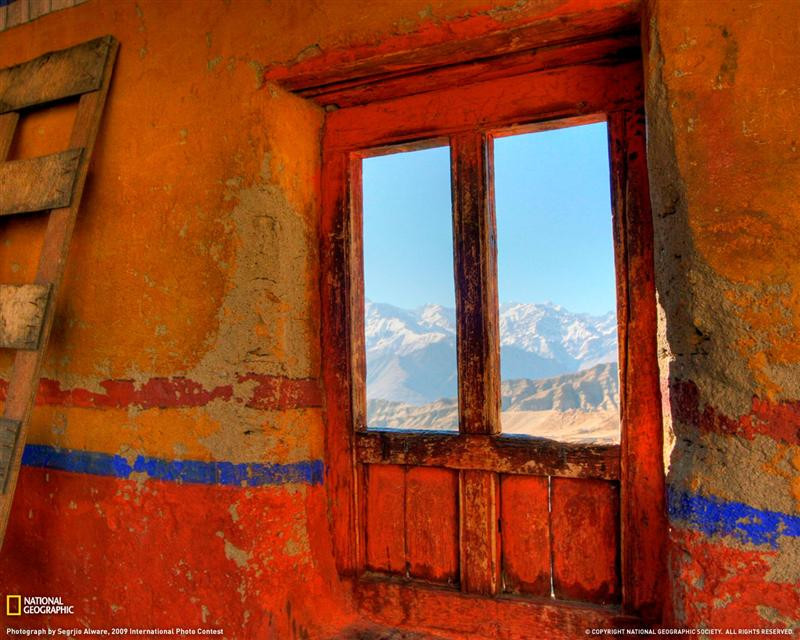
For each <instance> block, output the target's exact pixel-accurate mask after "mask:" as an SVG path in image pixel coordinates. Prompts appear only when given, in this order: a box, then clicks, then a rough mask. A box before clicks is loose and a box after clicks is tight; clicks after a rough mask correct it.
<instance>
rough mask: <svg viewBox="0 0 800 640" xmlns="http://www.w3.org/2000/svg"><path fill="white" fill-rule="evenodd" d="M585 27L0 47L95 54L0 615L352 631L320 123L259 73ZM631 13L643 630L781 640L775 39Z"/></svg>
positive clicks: (339, 1) (56, 144)
mask: <svg viewBox="0 0 800 640" xmlns="http://www.w3.org/2000/svg"><path fill="white" fill-rule="evenodd" d="M17 1H22V0H17ZM602 4H606V3H604V2H601V1H600V0H598V1H596V2H595V1H591V0H585V1H583V0H570V1H568V2H563V1H562V0H548V1H544V2H543V1H534V0H530V1H529V2H516V1H515V0H499V1H498V0H495V1H494V2H488V1H485V0H484V1H480V2H479V1H475V0H454V1H450V2H443V1H439V2H433V3H429V2H425V1H424V0H404V1H403V2H399V1H396V0H381V1H379V2H371V3H369V9H368V10H366V9H365V5H364V3H362V2H357V1H356V0H326V1H325V2H294V1H292V0H282V1H277V2H271V3H267V2H263V3H262V2H255V1H253V2H243V1H241V0H239V1H237V0H231V1H229V2H222V1H220V2H216V1H212V0H203V1H199V0H198V1H196V2H164V1H160V0H141V1H139V2H133V1H130V2H128V1H122V0H120V1H118V2H107V1H100V0H89V1H88V2H86V3H84V4H82V5H80V6H78V7H75V8H72V9H68V10H64V11H59V12H57V13H52V14H49V15H46V16H44V17H41V18H39V19H37V20H35V21H34V22H32V23H29V24H25V25H23V26H20V27H14V28H12V29H9V30H7V31H5V32H3V33H2V34H0V66H6V65H10V64H13V63H16V62H19V61H22V60H26V59H28V58H31V57H34V56H36V55H39V54H41V53H44V52H45V51H49V50H52V49H56V48H60V47H65V46H69V45H71V44H75V43H78V42H81V41H84V40H87V39H89V38H92V37H95V36H100V35H105V34H107V33H111V34H113V35H114V36H116V37H117V38H118V39H119V40H120V42H121V49H120V56H119V60H118V62H117V66H116V71H115V77H114V80H113V85H112V90H111V93H110V95H109V101H108V106H107V109H106V114H105V116H104V121H103V125H102V128H101V131H100V135H99V138H98V143H97V147H96V149H95V157H94V161H93V164H92V169H91V173H90V178H89V182H88V185H87V189H86V192H85V194H84V203H85V204H84V206H83V207H82V210H81V213H80V217H79V221H78V225H77V228H76V231H75V238H74V242H73V247H72V251H71V253H70V257H69V264H68V267H67V275H66V280H65V287H64V289H63V291H62V295H61V296H60V297H59V301H58V311H57V323H56V327H55V331H54V334H53V337H52V341H51V345H50V348H49V352H48V353H49V355H48V360H47V364H46V366H45V370H44V378H45V380H44V383H43V386H42V390H41V392H40V395H39V406H38V407H37V410H36V412H35V415H34V420H33V424H32V429H31V434H30V437H29V445H30V446H29V447H28V449H27V450H26V457H25V461H26V464H25V466H24V467H23V470H22V473H21V479H20V484H19V486H18V489H17V496H16V502H15V505H14V510H13V514H12V520H11V525H10V528H9V532H8V536H7V539H6V542H5V545H4V547H3V551H2V554H0V575H2V588H3V590H4V592H5V593H27V594H38V595H60V596H62V597H63V598H64V600H65V601H66V602H68V603H69V604H74V605H75V607H76V612H78V615H76V617H75V621H76V622H82V623H87V624H93V625H95V626H102V625H107V626H112V625H121V626H130V625H140V626H155V625H162V626H174V625H176V624H180V625H183V626H187V627H194V626H200V625H206V626H215V627H224V628H225V630H226V637H229V638H279V639H284V638H324V637H326V636H327V635H329V634H331V633H333V632H334V631H335V630H336V629H340V628H343V627H347V626H350V625H354V624H355V625H359V624H360V623H358V622H357V621H356V616H355V614H354V612H353V606H352V603H351V602H350V601H349V599H348V595H347V593H346V592H345V590H343V589H342V588H341V587H340V585H339V584H338V581H337V579H336V577H335V571H334V569H333V560H332V556H331V551H330V540H329V536H328V529H327V523H326V504H325V488H324V484H323V480H324V472H323V465H324V455H325V454H324V450H323V421H322V420H323V415H322V407H321V404H322V400H321V397H322V396H321V393H320V388H319V358H320V350H319V344H318V342H319V309H318V290H317V267H318V256H317V221H318V215H319V185H318V178H319V135H320V130H321V126H322V123H323V115H324V114H323V112H322V111H321V110H319V109H318V108H316V107H314V106H312V105H310V104H309V103H307V102H305V101H303V100H300V99H298V98H296V97H294V96H292V95H290V94H287V93H286V92H284V91H282V90H280V89H279V88H277V87H275V86H274V85H271V84H268V83H264V82H263V74H264V71H265V70H267V69H269V68H270V67H272V66H274V65H278V66H281V65H285V64H290V63H291V62H292V61H295V60H307V59H308V58H309V56H325V55H330V56H331V60H343V59H346V58H347V56H348V55H350V54H349V53H348V52H350V53H352V52H353V51H391V50H392V49H393V48H395V49H402V48H408V47H410V46H417V45H419V46H424V45H425V44H431V43H438V42H442V41H445V40H447V39H448V38H452V37H464V36H469V35H475V34H476V33H479V32H480V31H482V30H486V29H491V28H500V27H503V26H510V25H514V24H521V23H524V22H526V21H530V20H534V19H537V18H539V17H542V16H548V15H553V14H556V13H567V12H569V11H571V10H580V9H582V8H584V9H585V8H587V7H591V6H595V5H602ZM647 9H648V11H647V14H648V15H647V17H646V28H645V34H646V52H645V61H646V65H647V69H648V71H647V86H648V109H649V114H648V118H649V132H650V140H651V150H650V158H649V161H650V164H651V185H652V196H653V202H654V217H655V221H656V247H657V271H658V286H659V299H660V303H661V305H662V307H663V312H664V319H665V320H664V321H663V322H662V325H663V326H662V328H663V336H662V340H661V345H660V346H661V349H662V365H663V375H664V400H665V408H666V409H667V410H668V411H667V413H668V416H667V417H668V420H667V436H668V437H667V439H666V440H667V444H668V450H667V452H666V456H667V457H666V461H665V464H666V467H667V470H668V483H669V487H670V494H669V498H670V517H671V522H672V524H673V528H672V531H671V542H670V571H671V573H670V586H671V591H672V594H671V598H672V603H673V606H671V607H669V610H670V611H671V612H672V613H673V614H674V618H675V620H676V622H678V623H681V624H689V625H692V626H693V625H697V624H700V623H707V624H708V625H709V626H715V625H716V626H721V625H733V626H768V625H776V626H780V625H783V624H791V623H792V622H793V623H794V624H795V625H797V624H798V623H800V595H799V594H798V582H799V581H800V575H798V568H799V567H800V484H798V483H800V480H799V479H798V478H800V449H799V448H798V440H799V439H800V435H798V433H799V429H800V404H799V403H798V402H799V401H800V382H798V381H800V376H799V375H798V373H800V371H798V366H797V361H798V358H800V340H798V337H797V336H798V324H800V305H798V297H797V296H798V293H797V290H796V286H795V285H799V284H800V271H798V269H800V267H798V266H797V265H798V264H800V260H798V259H797V258H798V255H797V254H798V249H797V246H798V245H797V242H796V234H795V233H793V224H794V223H795V221H796V220H797V219H798V214H799V213H800V212H798V206H799V205H798V204H797V203H798V202H800V198H798V195H800V194H798V190H800V176H799V175H798V160H797V151H796V144H797V141H796V140H795V139H793V137H792V133H791V132H792V131H797V127H796V125H795V120H796V115H797V108H796V105H797V104H798V99H799V98H800V96H798V88H797V82H796V81H793V80H792V78H794V77H795V76H796V70H797V69H798V68H799V67H800V65H798V63H799V62H800V60H798V54H797V52H798V51H800V46H798V45H800V42H798V27H797V24H798V19H797V12H798V10H797V8H796V5H794V4H793V3H791V2H789V1H788V0H786V1H782V0H778V1H776V2H773V3H761V4H752V3H744V2H737V1H735V0H720V1H717V2H703V3H701V2H688V1H685V2H684V1H683V0H656V1H654V2H652V3H651V4H649V5H648V7H647ZM72 113H73V111H72V110H71V108H70V107H68V106H67V107H59V108H58V109H55V110H50V111H49V112H47V113H43V114H42V115H40V116H38V115H36V116H32V117H30V118H29V119H28V120H27V122H25V123H24V124H23V127H22V130H21V132H20V136H19V140H18V141H17V143H16V144H15V146H14V149H13V150H12V152H13V154H14V155H15V156H16V157H25V156H31V155H38V154H42V153H46V152H48V151H54V150H57V149H61V148H63V147H64V146H65V144H66V136H67V132H68V128H69V124H70V116H71V115H72ZM795 137H796V136H795ZM0 227H2V228H0V233H2V238H3V242H1V243H0V281H3V282H24V281H29V280H30V279H31V277H32V273H33V269H34V265H35V259H36V255H37V251H38V246H39V244H38V240H37V238H38V237H39V236H40V234H41V231H42V228H43V225H42V221H41V216H29V217H26V218H21V219H15V220H5V221H2V222H0ZM9 363H10V359H9V358H8V357H5V358H4V359H3V360H2V362H0V364H2V366H3V371H4V372H5V373H4V375H5V377H7V375H8V368H9V367H8V365H9ZM178 461H190V462H189V463H184V464H182V465H181V464H180V463H179V462H178ZM242 482H243V483H244V485H245V486H241V485H242ZM38 622H39V623H43V622H45V620H42V619H38ZM49 622H50V624H52V625H54V626H68V623H69V618H66V619H65V618H58V619H56V618H53V619H51V620H49Z"/></svg>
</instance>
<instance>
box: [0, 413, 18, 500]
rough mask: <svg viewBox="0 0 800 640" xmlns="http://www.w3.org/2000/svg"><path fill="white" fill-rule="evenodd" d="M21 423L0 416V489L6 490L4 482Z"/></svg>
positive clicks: (9, 470)
mask: <svg viewBox="0 0 800 640" xmlns="http://www.w3.org/2000/svg"><path fill="white" fill-rule="evenodd" d="M21 426H22V423H21V422H20V421H19V420H9V419H8V418H0V491H2V493H5V492H6V483H7V480H8V477H9V475H10V473H11V462H12V461H13V460H14V447H15V446H16V444H17V439H18V438H19V432H20V428H21Z"/></svg>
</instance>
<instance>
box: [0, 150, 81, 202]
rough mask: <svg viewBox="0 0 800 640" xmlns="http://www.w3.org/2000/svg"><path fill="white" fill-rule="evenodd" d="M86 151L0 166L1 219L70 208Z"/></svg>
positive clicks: (18, 161)
mask: <svg viewBox="0 0 800 640" xmlns="http://www.w3.org/2000/svg"><path fill="white" fill-rule="evenodd" d="M82 153H83V149H70V150H68V151H62V152H61V153H54V154H52V155H49V156H41V157H39V158H27V159H25V160H15V161H13V162H4V163H2V164H0V184H2V185H3V188H2V189H0V216H7V215H10V214H14V213H27V212H30V211H44V210H46V209H55V208H57V207H68V206H69V205H70V202H71V201H72V194H73V190H74V188H75V180H76V178H77V175H78V167H79V165H80V160H81V154H82Z"/></svg>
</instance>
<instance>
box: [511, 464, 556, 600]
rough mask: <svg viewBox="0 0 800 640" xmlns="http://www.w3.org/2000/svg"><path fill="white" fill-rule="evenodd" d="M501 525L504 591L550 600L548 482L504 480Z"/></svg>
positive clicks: (544, 479) (529, 479) (521, 477)
mask: <svg viewBox="0 0 800 640" xmlns="http://www.w3.org/2000/svg"><path fill="white" fill-rule="evenodd" d="M500 525H501V526H500V538H501V549H502V570H503V591H505V592H507V593H525V594H530V595H534V596H542V597H545V598H546V597H549V596H550V513H549V496H548V479H547V478H532V477H527V476H509V475H505V476H502V478H501V480H500Z"/></svg>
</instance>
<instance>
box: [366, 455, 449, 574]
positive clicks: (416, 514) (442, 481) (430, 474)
mask: <svg viewBox="0 0 800 640" xmlns="http://www.w3.org/2000/svg"><path fill="white" fill-rule="evenodd" d="M378 466H379V465H375V466H374V467H372V468H377V467H378ZM457 505H458V472H456V471H451V470H449V469H431V468H423V467H416V468H410V469H409V470H408V474H407V476H406V510H405V511H406V547H407V553H408V574H409V576H410V577H412V578H420V579H423V580H430V581H433V582H446V583H449V584H456V583H457V581H458V506H457Z"/></svg>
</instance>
